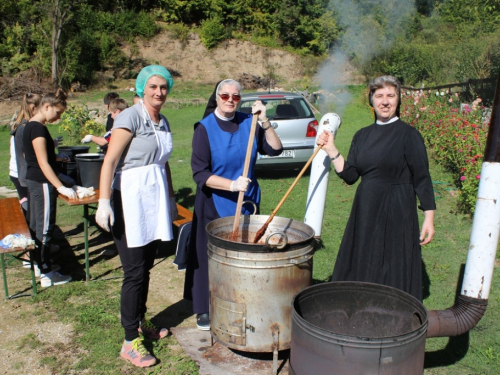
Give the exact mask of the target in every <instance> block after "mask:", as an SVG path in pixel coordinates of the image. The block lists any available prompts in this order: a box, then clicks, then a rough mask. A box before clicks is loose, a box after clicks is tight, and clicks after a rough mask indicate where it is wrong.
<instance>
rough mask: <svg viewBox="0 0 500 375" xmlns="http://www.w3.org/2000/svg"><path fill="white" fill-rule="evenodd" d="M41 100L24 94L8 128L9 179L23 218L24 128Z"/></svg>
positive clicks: (25, 201)
mask: <svg viewBox="0 0 500 375" xmlns="http://www.w3.org/2000/svg"><path fill="white" fill-rule="evenodd" d="M41 100H42V97H41V95H38V94H32V93H27V94H25V95H24V96H23V100H22V102H21V110H20V111H19V113H18V115H17V117H16V119H15V120H14V122H13V124H12V125H11V127H10V135H11V137H10V163H9V177H10V180H11V181H12V183H13V184H14V186H15V187H16V190H17V194H18V195H19V203H20V204H21V208H22V209H23V212H24V216H25V217H27V212H28V188H27V186H26V160H24V152H23V147H22V145H23V135H24V127H25V125H26V124H27V122H28V120H29V119H30V118H31V117H33V115H34V114H35V111H36V109H37V107H38V105H39V104H40V101H41ZM28 264H29V262H28Z"/></svg>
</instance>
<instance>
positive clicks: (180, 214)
mask: <svg viewBox="0 0 500 375" xmlns="http://www.w3.org/2000/svg"><path fill="white" fill-rule="evenodd" d="M190 221H193V213H192V212H191V211H189V210H188V209H187V208H184V207H182V206H181V205H180V204H178V203H177V219H176V220H175V221H174V223H173V224H174V225H175V226H176V227H177V228H180V227H181V225H183V224H186V223H189V222H190Z"/></svg>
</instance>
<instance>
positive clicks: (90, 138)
mask: <svg viewBox="0 0 500 375" xmlns="http://www.w3.org/2000/svg"><path fill="white" fill-rule="evenodd" d="M107 108H108V111H109V116H110V117H111V121H114V119H115V117H116V116H118V114H119V113H120V112H121V111H124V110H125V109H127V108H128V104H127V102H126V101H125V100H124V99H121V98H115V99H113V100H111V101H110V102H109V104H108V106H107ZM111 130H112V129H111V128H110V129H109V130H108V128H107V127H106V134H104V136H103V137H97V136H95V135H92V134H87V135H86V136H85V137H84V138H83V139H82V143H89V142H94V143H96V144H98V145H99V146H101V149H102V150H103V151H104V152H106V148H107V146H108V142H109V139H110V138H111Z"/></svg>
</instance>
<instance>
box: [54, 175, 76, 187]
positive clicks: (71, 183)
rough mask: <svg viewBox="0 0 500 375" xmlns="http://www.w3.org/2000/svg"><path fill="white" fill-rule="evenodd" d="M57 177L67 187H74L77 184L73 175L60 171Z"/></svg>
mask: <svg viewBox="0 0 500 375" xmlns="http://www.w3.org/2000/svg"><path fill="white" fill-rule="evenodd" d="M57 178H58V179H59V181H61V182H62V183H63V185H64V186H66V187H70V186H71V187H72V186H74V185H76V181H75V180H73V179H72V178H71V177H69V176H66V175H65V174H62V173H59V174H58V175H57Z"/></svg>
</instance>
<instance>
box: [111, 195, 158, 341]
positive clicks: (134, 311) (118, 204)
mask: <svg viewBox="0 0 500 375" xmlns="http://www.w3.org/2000/svg"><path fill="white" fill-rule="evenodd" d="M111 207H112V208H113V212H114V214H115V223H114V225H113V227H112V228H111V230H112V232H113V239H114V241H115V245H116V248H117V249H118V254H119V255H120V260H121V262H122V266H123V284H122V292H121V301H120V313H121V323H122V327H123V329H124V330H125V340H127V341H132V340H134V339H136V338H137V337H139V332H138V329H139V322H140V321H141V320H143V319H144V317H145V315H146V311H147V308H146V302H147V300H148V291H149V270H151V268H152V267H153V264H154V260H155V255H156V249H157V248H158V244H159V241H153V242H151V243H149V244H147V245H145V246H141V247H133V248H129V247H128V246H127V237H126V235H125V222H124V220H123V209H122V207H123V206H122V199H121V192H120V191H119V190H113V194H112V199H111Z"/></svg>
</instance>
